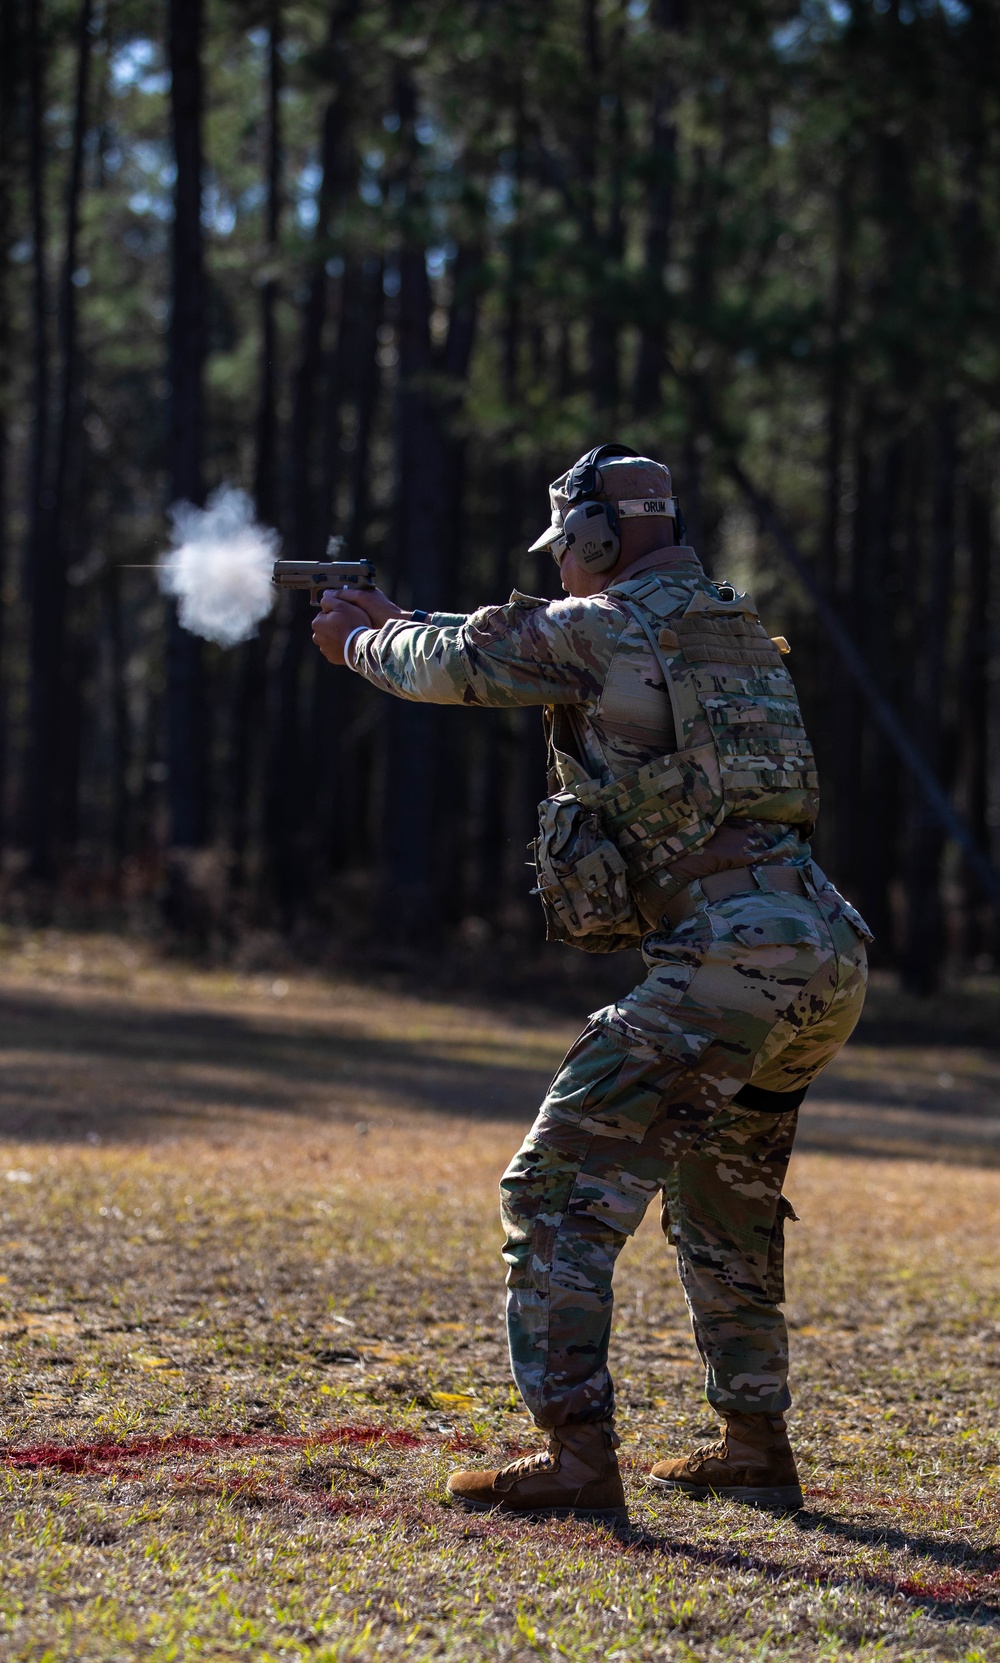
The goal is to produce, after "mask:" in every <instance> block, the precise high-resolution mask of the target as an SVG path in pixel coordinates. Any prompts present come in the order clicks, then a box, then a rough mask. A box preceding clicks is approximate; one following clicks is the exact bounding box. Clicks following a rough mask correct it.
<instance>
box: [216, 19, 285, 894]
mask: <svg viewBox="0 0 1000 1663" xmlns="http://www.w3.org/2000/svg"><path fill="white" fill-rule="evenodd" d="M280 46H281V5H280V0H271V4H270V9H269V18H268V51H267V63H268V73H267V138H266V149H265V157H264V182H265V190H266V193H267V196H266V202H265V207H264V250H263V253H264V266H265V275H264V282H263V284H262V285H261V290H260V358H259V369H258V381H257V427H256V445H255V455H254V501H255V505H256V509H257V518H258V519H259V520H260V521H261V522H262V523H263V524H265V525H269V526H276V525H277V524H278V522H279V518H280V507H279V500H278V330H277V316H276V314H277V304H278V279H277V276H276V274H275V262H276V260H277V258H278V238H279V234H280V230H281V194H282V193H281V51H280ZM270 637H271V629H270V626H269V624H266V623H265V624H264V625H263V626H262V629H261V633H260V634H259V635H257V636H255V637H254V639H253V640H252V641H247V642H245V643H244V645H243V646H242V647H240V648H239V655H238V659H237V663H236V666H235V670H234V675H233V693H234V697H233V703H232V708H231V714H230V722H229V731H230V738H229V746H228V752H229V848H230V858H231V867H230V881H231V882H232V884H233V886H234V887H235V888H242V886H243V884H244V883H245V881H246V873H247V854H248V850H249V845H250V840H251V825H250V821H251V812H252V809H251V801H252V796H253V790H254V778H255V774H256V771H257V766H258V761H259V756H260V753H261V751H262V749H263V748H264V746H263V745H262V738H263V736H264V735H265V732H266V666H267V648H268V645H269V642H270Z"/></svg>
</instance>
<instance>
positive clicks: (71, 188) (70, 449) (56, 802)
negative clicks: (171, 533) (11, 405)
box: [46, 0, 93, 847]
mask: <svg viewBox="0 0 1000 1663" xmlns="http://www.w3.org/2000/svg"><path fill="white" fill-rule="evenodd" d="M92 19H93V3H92V0H82V4H81V7H80V16H79V23H78V44H77V71H76V96H75V105H74V119H73V143H72V150H71V153H70V170H69V180H68V183H67V188H66V230H65V248H64V253H63V269H62V276H61V281H60V292H59V385H58V390H57V402H56V411H55V434H54V443H53V447H52V448H53V471H52V506H51V513H50V516H49V531H48V536H47V539H46V541H47V543H48V549H49V553H48V557H47V559H46V569H47V572H48V591H49V604H48V607H47V618H48V631H49V649H48V650H49V652H50V654H51V659H52V682H53V685H52V690H51V698H52V703H53V707H54V708H55V709H56V710H64V709H73V710H74V711H75V713H76V722H75V729H74V731H75V732H76V734H77V736H78V739H79V734H80V731H81V722H80V719H79V718H80V717H81V715H82V712H81V711H80V710H79V708H78V707H79V702H80V699H81V696H82V694H81V687H80V683H79V680H75V681H74V679H73V678H72V677H70V676H68V675H67V673H66V668H67V667H71V666H72V665H73V664H75V663H79V662H82V661H83V660H82V658H81V655H80V653H78V652H74V651H67V640H66V606H67V593H66V574H67V571H68V570H69V567H70V565H71V563H72V561H73V559H75V558H76V557H78V556H79V555H81V554H83V553H84V552H85V549H84V548H82V547H79V546H77V545H79V543H80V538H79V529H80V527H81V524H82V517H83V516H82V509H83V504H82V502H81V500H80V484H81V481H80V478H79V466H78V465H76V456H77V453H78V447H77V444H76V436H77V434H78V433H79V431H80V416H81V410H80V402H81V401H80V395H79V380H80V375H79V337H78V328H77V321H78V306H77V292H78V291H77V286H76V283H75V282H74V277H75V275H76V269H77V262H78V247H79V232H80V199H81V194H82V187H83V154H84V140H85V138H86V134H87V127H88V117H87V103H88V86H89V81H90V62H91V48H92V41H93V35H92ZM71 471H72V472H73V473H74V474H75V477H74V478H72V479H71ZM64 733H65V734H66V735H67V736H68V733H69V730H68V729H64V727H63V724H62V723H61V722H57V723H56V724H55V725H54V731H53V733H52V734H51V741H50V742H51V749H50V751H49V754H50V755H51V757H52V760H53V763H54V765H55V768H56V770H57V777H58V779H59V780H60V781H61V782H62V784H61V788H57V790H56V791H55V792H53V803H52V810H53V812H52V816H51V833H50V836H51V839H52V840H53V841H54V842H56V843H57V842H59V841H60V834H61V841H62V842H64V843H65V844H66V846H67V847H72V846H73V844H74V843H75V842H76V834H75V830H74V827H75V824H76V819H77V808H76V795H77V790H76V786H77V785H78V783H79V764H78V762H77V763H76V765H75V766H74V763H73V759H72V757H71V755H70V754H69V752H68V751H67V748H66V746H65V745H64V743H63V735H64ZM60 822H62V823H61V824H60Z"/></svg>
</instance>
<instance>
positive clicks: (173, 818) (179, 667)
mask: <svg viewBox="0 0 1000 1663" xmlns="http://www.w3.org/2000/svg"><path fill="white" fill-rule="evenodd" d="M169 29H170V106H171V118H172V127H173V144H174V158H175V163H176V167H177V180H176V184H175V187H174V228H173V271H172V280H173V312H172V316H171V325H170V383H171V407H170V493H171V499H172V501H174V502H193V503H199V504H200V503H201V502H202V500H203V496H204V485H203V479H202V447H203V427H204V366H205V300H206V294H205V272H204V247H203V236H202V228H201V198H202V117H203V88H202V66H201V47H202V32H203V13H202V0H170V11H169ZM209 717H210V711H209V708H208V702H207V699H206V696H205V672H204V663H203V652H202V645H201V642H200V641H199V640H198V638H197V637H196V636H194V635H189V634H188V632H187V631H186V630H183V629H182V628H181V626H180V623H179V622H178V618H177V609H176V604H175V603H174V602H173V601H171V602H169V603H168V625H167V768H168V800H169V808H170V842H171V845H172V847H173V849H174V850H176V851H178V853H179V854H180V853H181V852H183V851H186V850H192V849H197V848H199V847H200V846H201V845H202V844H204V842H205V839H206V837H207V833H208V805H207V777H206V776H207V756H208V734H207V729H208V724H209ZM184 872H185V867H184V863H183V859H182V858H181V859H179V860H175V862H174V869H173V872H172V876H171V893H170V897H169V899H168V915H169V916H170V918H171V921H172V922H173V923H174V924H175V926H176V927H178V928H180V929H182V930H186V929H187V928H189V927H190V926H191V924H192V922H193V920H191V919H190V918H189V916H188V915H189V911H190V903H191V896H190V894H189V893H188V885H187V883H186V881H185V876H184Z"/></svg>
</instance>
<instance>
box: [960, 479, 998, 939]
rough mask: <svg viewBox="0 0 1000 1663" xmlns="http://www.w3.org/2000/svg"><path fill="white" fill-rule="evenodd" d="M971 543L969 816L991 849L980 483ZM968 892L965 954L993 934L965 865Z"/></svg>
mask: <svg viewBox="0 0 1000 1663" xmlns="http://www.w3.org/2000/svg"><path fill="white" fill-rule="evenodd" d="M966 505H967V506H966V535H967V538H968V545H969V579H968V602H967V611H966V618H965V650H964V652H963V654H962V660H963V676H962V687H961V697H960V701H959V710H960V713H961V722H962V737H963V740H964V752H965V755H964V759H963V760H964V774H965V796H966V815H965V817H966V821H967V823H968V826H969V830H970V831H971V832H972V835H973V837H974V838H975V839H976V842H977V843H978V844H979V846H980V848H982V849H985V850H987V851H989V849H990V838H991V826H990V806H991V805H990V646H991V642H990V634H991V624H990V621H991V618H992V617H993V610H992V608H993V605H994V604H995V597H994V596H993V595H992V593H991V591H992V587H993V584H992V576H993V574H992V570H991V568H992V565H993V535H992V525H991V513H990V497H989V495H988V493H987V492H986V491H985V490H983V489H982V488H981V487H980V486H979V485H978V484H976V485H970V486H969V488H968V491H967V494H966ZM963 888H964V895H965V930H964V938H965V939H964V943H963V946H964V955H965V957H966V958H968V959H973V960H974V959H975V958H977V957H978V956H979V954H980V953H984V952H989V950H990V945H991V934H992V932H991V931H990V929H989V923H988V918H987V915H986V914H985V913H984V909H983V903H982V887H981V885H980V884H978V883H977V882H976V878H975V875H974V874H973V873H972V872H970V871H969V870H968V868H967V867H963Z"/></svg>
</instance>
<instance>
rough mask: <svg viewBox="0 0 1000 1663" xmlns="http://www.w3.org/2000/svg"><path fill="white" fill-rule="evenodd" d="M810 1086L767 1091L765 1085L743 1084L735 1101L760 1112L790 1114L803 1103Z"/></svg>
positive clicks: (742, 1106)
mask: <svg viewBox="0 0 1000 1663" xmlns="http://www.w3.org/2000/svg"><path fill="white" fill-rule="evenodd" d="M808 1090H809V1087H808V1086H802V1087H801V1089H800V1090H799V1091H765V1090H764V1088H763V1086H751V1085H746V1086H741V1087H740V1089H739V1091H738V1092H737V1093H736V1096H735V1097H734V1098H733V1102H734V1103H739V1105H740V1107H741V1108H744V1109H756V1110H757V1113H758V1114H790V1113H791V1111H792V1109H797V1108H798V1106H799V1104H800V1103H801V1101H802V1099H803V1097H804V1096H805V1094H806V1092H807V1091H808Z"/></svg>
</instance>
